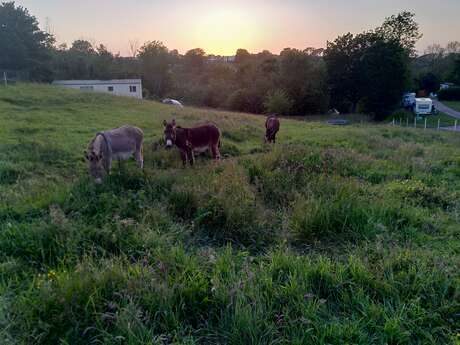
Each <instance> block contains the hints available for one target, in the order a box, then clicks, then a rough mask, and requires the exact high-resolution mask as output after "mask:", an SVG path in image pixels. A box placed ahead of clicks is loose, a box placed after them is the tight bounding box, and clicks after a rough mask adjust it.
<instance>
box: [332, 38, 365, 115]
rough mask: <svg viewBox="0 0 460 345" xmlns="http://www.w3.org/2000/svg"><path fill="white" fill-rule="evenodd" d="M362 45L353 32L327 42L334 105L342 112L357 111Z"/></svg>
mask: <svg viewBox="0 0 460 345" xmlns="http://www.w3.org/2000/svg"><path fill="white" fill-rule="evenodd" d="M361 56H362V47H361V46H360V44H359V40H358V39H356V38H355V36H354V35H353V34H351V33H348V34H345V35H343V36H339V37H338V38H336V39H335V41H333V42H327V48H326V50H325V52H324V61H325V63H326V67H327V74H328V77H327V79H328V85H329V89H330V92H331V101H332V105H333V106H334V107H336V108H338V109H339V110H340V111H341V112H349V111H351V112H355V111H356V107H357V104H358V101H359V100H360V98H361V95H360V86H359V84H360V82H361V80H360V79H361V76H360V69H359V64H360V59H361Z"/></svg>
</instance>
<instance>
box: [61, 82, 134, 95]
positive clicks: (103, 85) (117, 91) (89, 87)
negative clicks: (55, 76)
mask: <svg viewBox="0 0 460 345" xmlns="http://www.w3.org/2000/svg"><path fill="white" fill-rule="evenodd" d="M53 85H56V86H62V87H67V88H70V89H77V90H82V91H95V92H103V93H109V94H112V95H116V96H127V97H134V98H139V99H142V80H141V79H114V80H55V81H53Z"/></svg>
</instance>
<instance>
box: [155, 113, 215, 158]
mask: <svg viewBox="0 0 460 345" xmlns="http://www.w3.org/2000/svg"><path fill="white" fill-rule="evenodd" d="M163 125H164V134H165V143H166V148H171V147H172V146H173V145H176V146H177V148H178V149H179V151H180V155H181V158H182V162H183V163H184V166H185V165H186V164H187V161H189V162H190V165H193V163H194V161H195V157H194V154H195V153H201V152H204V151H207V150H209V151H211V154H212V157H213V158H214V159H220V152H219V147H220V130H219V128H218V127H217V126H216V125H215V124H213V123H207V124H204V125H201V126H197V127H194V128H182V127H179V126H176V120H172V122H170V123H168V122H167V121H164V122H163Z"/></svg>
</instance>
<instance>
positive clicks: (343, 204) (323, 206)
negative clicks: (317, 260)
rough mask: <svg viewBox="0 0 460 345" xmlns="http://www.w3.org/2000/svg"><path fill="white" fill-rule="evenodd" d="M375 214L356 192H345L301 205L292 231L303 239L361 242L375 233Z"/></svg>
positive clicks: (299, 202)
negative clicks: (343, 239)
mask: <svg viewBox="0 0 460 345" xmlns="http://www.w3.org/2000/svg"><path fill="white" fill-rule="evenodd" d="M371 212H372V210H371V209H370V208H369V207H368V206H367V205H366V204H365V203H364V202H362V201H361V200H360V199H359V198H358V196H357V195H356V193H355V192H353V191H350V190H347V189H346V188H342V189H341V190H340V191H338V192H337V193H335V194H334V195H331V196H329V197H320V198H309V199H306V200H304V201H298V202H297V203H296V205H295V207H294V211H293V213H292V215H291V219H290V229H291V231H293V232H294V233H295V234H296V235H297V236H298V237H299V238H300V239H302V240H306V241H310V240H314V239H325V238H327V239H330V240H334V239H335V240H336V239H337V238H345V239H357V238H362V237H366V236H367V235H369V234H370V233H371V232H372V224H371V223H370V219H371Z"/></svg>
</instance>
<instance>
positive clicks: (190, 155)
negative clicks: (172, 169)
mask: <svg viewBox="0 0 460 345" xmlns="http://www.w3.org/2000/svg"><path fill="white" fill-rule="evenodd" d="M187 156H188V160H189V162H190V165H193V163H195V155H194V154H193V149H192V148H189V149H188V150H187Z"/></svg>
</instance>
